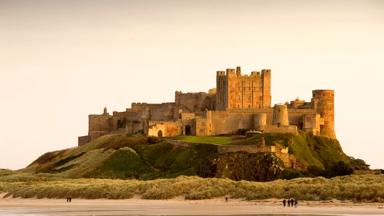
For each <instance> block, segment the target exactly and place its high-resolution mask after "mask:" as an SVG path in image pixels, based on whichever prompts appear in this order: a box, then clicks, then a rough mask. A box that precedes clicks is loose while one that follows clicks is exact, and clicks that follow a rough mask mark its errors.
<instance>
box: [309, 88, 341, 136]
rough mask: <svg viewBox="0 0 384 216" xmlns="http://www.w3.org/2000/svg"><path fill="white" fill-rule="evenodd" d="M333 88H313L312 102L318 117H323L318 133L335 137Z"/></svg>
mask: <svg viewBox="0 0 384 216" xmlns="http://www.w3.org/2000/svg"><path fill="white" fill-rule="evenodd" d="M334 98H335V92H334V90H313V91H312V104H313V108H314V109H315V110H316V112H317V113H318V114H320V117H322V118H324V125H321V126H320V135H321V136H326V137H329V138H333V139H336V135H335V129H334V124H335V108H334Z"/></svg>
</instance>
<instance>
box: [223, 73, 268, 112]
mask: <svg viewBox="0 0 384 216" xmlns="http://www.w3.org/2000/svg"><path fill="white" fill-rule="evenodd" d="M267 107H271V70H269V69H268V70H267V69H263V70H262V71H261V73H260V72H257V71H254V72H252V73H251V74H250V75H242V74H241V68H240V67H237V68H236V69H227V70H226V71H225V72H224V71H218V72H217V74H216V110H230V109H260V108H267Z"/></svg>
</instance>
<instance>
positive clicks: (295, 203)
mask: <svg viewBox="0 0 384 216" xmlns="http://www.w3.org/2000/svg"><path fill="white" fill-rule="evenodd" d="M293 204H294V205H295V208H297V199H295V201H294V203H293Z"/></svg>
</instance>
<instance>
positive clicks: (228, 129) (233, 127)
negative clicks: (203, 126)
mask: <svg viewBox="0 0 384 216" xmlns="http://www.w3.org/2000/svg"><path fill="white" fill-rule="evenodd" d="M258 113H266V115H267V120H266V121H267V124H271V122H272V109H271V108H269V109H255V110H247V111H245V110H232V111H209V112H208V114H207V124H208V125H209V126H208V130H210V131H211V134H210V135H219V134H231V133H236V132H237V131H238V130H239V129H248V130H251V129H254V127H255V125H254V118H255V114H258Z"/></svg>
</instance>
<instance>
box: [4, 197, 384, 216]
mask: <svg viewBox="0 0 384 216" xmlns="http://www.w3.org/2000/svg"><path fill="white" fill-rule="evenodd" d="M1 197H2V196H1ZM258 214H283V215H284V214H300V215H307V214H311V215H384V204H380V203H352V202H341V201H337V200H334V201H324V202H308V201H306V202H299V205H298V207H297V208H288V207H285V208H284V207H283V206H282V203H281V200H276V199H269V200H262V201H242V200H233V199H232V200H231V199H230V200H229V202H225V201H224V198H222V199H211V200H184V199H183V198H178V199H171V200H143V199H139V198H133V199H127V200H104V199H97V200H85V199H73V200H72V202H71V203H67V202H66V200H63V199H19V198H0V215H258Z"/></svg>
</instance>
